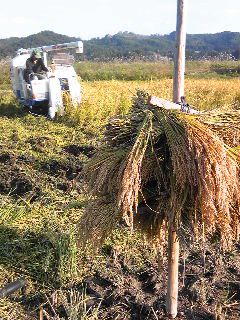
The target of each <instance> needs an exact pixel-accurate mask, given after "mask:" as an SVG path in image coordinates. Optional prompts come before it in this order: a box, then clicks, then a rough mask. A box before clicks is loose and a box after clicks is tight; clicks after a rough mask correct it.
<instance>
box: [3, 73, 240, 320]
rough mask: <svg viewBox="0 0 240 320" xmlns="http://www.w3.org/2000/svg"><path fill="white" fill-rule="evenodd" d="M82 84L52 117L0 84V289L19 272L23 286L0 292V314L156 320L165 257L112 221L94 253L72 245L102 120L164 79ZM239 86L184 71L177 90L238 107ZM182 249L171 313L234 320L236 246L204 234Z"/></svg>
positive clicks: (159, 91)
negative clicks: (75, 99) (75, 102)
mask: <svg viewBox="0 0 240 320" xmlns="http://www.w3.org/2000/svg"><path fill="white" fill-rule="evenodd" d="M82 85H83V103H82V104H81V105H80V106H79V107H78V108H77V109H76V110H73V109H71V108H70V106H68V109H67V113H66V115H65V117H63V118H60V117H59V118H58V119H57V120H56V121H54V122H50V121H49V120H47V119H45V118H43V117H34V116H33V115H30V114H28V113H27V112H26V111H24V110H22V109H21V108H20V107H19V105H18V104H17V102H16V100H15V98H14V96H13V94H12V92H11V90H10V89H9V87H8V82H7V81H6V83H2V85H1V90H0V130H1V135H0V220H1V225H0V228H1V232H0V288H1V287H3V286H4V285H5V284H6V283H8V282H11V281H13V280H15V279H17V278H20V277H24V278H25V279H26V280H27V283H28V286H27V288H26V289H25V290H22V291H18V292H16V293H15V294H13V295H12V296H10V297H8V298H2V299H1V298H0V318H1V319H3V320H10V319H14V320H16V319H19V320H22V319H28V320H31V319H34V320H37V319H40V320H43V319H44V320H45V319H47V320H48V319H52V320H53V319H55V320H56V319H57V320H60V319H71V320H77V319H84V320H93V319H121V320H123V319H136V320H140V319H164V315H163V314H164V311H163V305H164V299H165V285H166V284H165V282H164V279H165V276H166V257H162V256H161V255H160V252H159V251H158V250H157V248H152V247H151V246H149V245H148V244H147V243H146V242H145V241H143V239H142V238H141V236H140V235H139V234H138V232H134V233H133V234H131V233H129V232H128V229H127V228H125V227H124V226H121V225H120V226H119V228H118V229H117V230H116V231H115V232H114V234H113V235H112V236H111V237H109V238H108V239H107V240H106V241H105V243H104V245H103V248H102V249H101V250H100V251H98V252H90V249H89V250H86V251H83V250H80V249H79V248H78V246H77V236H78V234H77V223H78V221H79V219H80V217H81V216H82V214H83V211H84V208H85V206H86V204H87V203H88V201H89V198H90V196H89V194H88V192H87V191H86V186H85V184H84V182H83V180H82V176H81V172H82V169H83V167H84V166H85V164H86V163H87V162H88V159H90V158H91V157H92V155H93V153H94V151H95V150H96V148H98V146H99V143H100V142H99V141H100V139H101V138H102V136H103V130H104V126H105V125H106V123H107V122H108V119H109V118H111V117H113V116H115V115H117V114H126V113H127V112H128V111H129V109H130V108H131V99H132V96H133V95H134V94H135V92H136V90H137V89H141V90H145V91H147V92H148V93H149V94H153V95H156V96H160V97H163V98H166V99H170V100H171V92H172V80H171V79H170V78H164V79H159V80H153V79H152V80H151V79H149V80H144V81H140V80H131V81H120V80H101V81H100V80H98V81H97V80H96V81H86V80H85V81H82ZM239 88H240V79H239V78H237V77H234V78H231V77H229V78H216V77H213V78H210V79H206V78H202V79H201V78H191V79H190V78H187V79H186V83H185V90H186V94H185V95H186V99H187V101H188V102H189V103H190V104H191V105H193V106H195V107H196V108H197V109H199V110H214V109H218V110H219V108H223V107H224V108H226V109H229V108H230V109H231V108H234V110H238V109H239V108H240V91H239ZM183 248H184V249H183V251H182V252H181V259H180V270H181V272H180V278H181V289H180V297H181V299H182V300H181V301H180V306H179V310H180V311H179V312H180V313H181V314H182V316H181V319H214V317H215V319H220V318H217V317H223V316H224V315H226V319H234V320H235V319H236V317H237V315H238V314H239V312H240V311H239V300H240V296H239V294H240V287H239V281H238V280H237V279H238V276H239V272H240V260H239V246H236V247H234V248H233V249H232V251H231V252H229V253H227V254H223V253H222V252H221V251H220V249H219V248H218V244H217V243H214V241H213V243H209V242H207V241H206V243H205V244H204V245H200V244H199V243H197V242H196V243H194V244H193V245H192V246H191V247H189V246H187V245H186V246H183ZM184 266H185V267H184ZM158 270H159V271H160V272H158ZM191 275H192V276H191ZM210 282H211V283H210ZM184 283H185V284H184ZM216 292H217V293H216ZM159 310H160V311H159ZM161 310H162V311H161Z"/></svg>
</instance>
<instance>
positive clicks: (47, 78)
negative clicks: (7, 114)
mask: <svg viewBox="0 0 240 320" xmlns="http://www.w3.org/2000/svg"><path fill="white" fill-rule="evenodd" d="M73 48H74V49H75V50H76V53H83V43H82V41H76V42H70V43H63V44H57V45H51V46H43V47H38V48H30V49H19V50H18V51H17V56H16V57H15V58H13V59H12V61H11V68H10V72H11V82H12V87H13V91H14V93H15V95H16V97H17V99H18V101H19V102H20V104H21V105H23V106H25V107H27V108H28V109H29V111H31V112H32V113H35V114H44V115H48V117H49V118H50V119H54V118H55V116H56V114H57V113H58V114H60V115H63V113H64V109H65V105H64V100H68V99H64V95H68V96H69V98H70V100H71V102H72V104H73V105H75V106H76V105H77V104H79V103H80V102H81V85H80V83H79V80H78V77H77V74H76V72H75V70H74V68H73V66H72V64H73V62H74V58H73V56H72V55H70V52H69V49H73ZM36 49H37V50H38V51H40V53H41V56H42V59H43V61H44V64H45V66H46V67H47V68H48V70H49V72H47V73H45V75H44V79H39V78H43V77H38V75H37V74H30V76H29V81H28V82H27V81H26V80H25V78H26V77H24V75H25V69H26V60H27V59H28V58H29V57H30V56H31V53H32V52H33V50H36Z"/></svg>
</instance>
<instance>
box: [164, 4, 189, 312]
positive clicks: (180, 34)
mask: <svg viewBox="0 0 240 320" xmlns="http://www.w3.org/2000/svg"><path fill="white" fill-rule="evenodd" d="M186 2H187V0H177V27H176V51H175V57H174V58H175V60H174V79H173V102H175V103H177V102H180V101H181V97H182V96H184V72H185V46H186ZM178 266H179V239H178V235H177V231H176V226H175V225H174V222H173V221H172V220H171V221H169V227H168V283H167V298H166V310H167V314H168V315H169V316H170V317H171V318H175V317H176V316H177V304H178Z"/></svg>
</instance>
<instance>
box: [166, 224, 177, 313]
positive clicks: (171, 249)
mask: <svg viewBox="0 0 240 320" xmlns="http://www.w3.org/2000/svg"><path fill="white" fill-rule="evenodd" d="M178 260H179V240H178V238H177V233H176V231H175V229H174V226H173V224H172V222H170V223H169V228H168V282H167V299H166V310H167V314H168V315H169V316H170V317H171V318H175V317H176V316H177V304H178Z"/></svg>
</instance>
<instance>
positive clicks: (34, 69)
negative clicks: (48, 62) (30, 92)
mask: <svg viewBox="0 0 240 320" xmlns="http://www.w3.org/2000/svg"><path fill="white" fill-rule="evenodd" d="M45 72H48V68H47V67H46V66H45V65H44V62H43V60H42V57H41V53H40V51H39V50H36V49H34V50H33V51H32V53H31V56H30V58H28V59H27V61H26V69H25V70H24V79H25V81H26V82H28V83H30V80H32V79H34V76H36V77H37V79H39V80H41V79H45V78H46V74H44V73H45Z"/></svg>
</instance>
